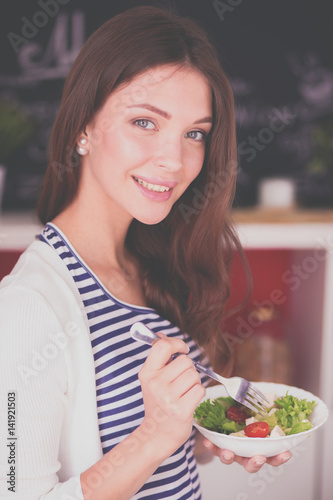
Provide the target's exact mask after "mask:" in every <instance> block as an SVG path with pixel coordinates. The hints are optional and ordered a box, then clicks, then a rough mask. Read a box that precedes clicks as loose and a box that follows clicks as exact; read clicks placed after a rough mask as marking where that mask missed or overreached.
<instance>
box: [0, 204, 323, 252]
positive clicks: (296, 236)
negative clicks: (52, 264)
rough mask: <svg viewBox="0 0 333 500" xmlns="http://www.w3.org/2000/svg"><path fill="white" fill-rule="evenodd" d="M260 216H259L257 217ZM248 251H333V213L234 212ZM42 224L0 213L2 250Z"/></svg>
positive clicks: (21, 245) (21, 246) (30, 216)
mask: <svg viewBox="0 0 333 500" xmlns="http://www.w3.org/2000/svg"><path fill="white" fill-rule="evenodd" d="M258 214H259V215H258ZM235 225H236V228H237V232H238V235H239V238H240V240H241V243H242V245H243V246H244V247H245V248H294V249H297V248H300V249H301V248H313V247H316V246H318V245H320V246H324V247H327V248H329V249H330V250H331V251H332V248H333V211H332V210H330V211H321V212H320V211H319V212H318V211H299V212H281V211H280V212H279V211H275V212H268V211H261V212H260V211H254V210H252V211H251V209H248V210H242V211H241V212H240V211H238V212H235ZM41 228H42V224H41V223H40V222H39V220H38V218H37V215H36V213H35V212H33V211H27V212H14V213H3V214H0V251H1V250H2V251H10V250H13V251H24V250H25V249H26V248H27V247H28V245H29V244H30V243H31V242H32V241H33V240H34V238H35V236H36V235H37V234H38V233H39V232H40V230H41Z"/></svg>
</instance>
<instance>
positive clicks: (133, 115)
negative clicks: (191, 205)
mask: <svg viewBox="0 0 333 500" xmlns="http://www.w3.org/2000/svg"><path fill="white" fill-rule="evenodd" d="M211 126H212V99H211V90H210V87H209V85H208V83H207V81H206V79H205V78H204V77H203V76H202V75H201V74H200V73H199V72H197V71H195V70H193V69H180V68H178V67H176V66H171V65H167V66H160V67H157V68H155V69H152V70H150V71H147V72H145V73H142V74H141V75H139V76H137V77H136V78H134V79H133V80H132V81H131V82H130V83H129V84H126V85H125V86H122V87H120V88H119V89H117V90H116V91H115V92H114V93H112V94H111V96H110V97H109V98H108V99H107V101H106V103H105V104H104V106H103V107H102V109H101V110H100V111H99V113H98V114H97V115H96V116H95V118H94V120H93V121H92V122H91V123H90V124H89V125H88V126H87V127H86V133H87V139H88V142H87V146H86V148H87V149H88V154H87V155H86V156H84V157H82V160H83V167H82V177H81V184H80V189H81V190H86V193H88V192H89V197H88V198H87V199H89V200H90V203H91V200H92V199H93V200H95V201H96V202H97V203H98V204H99V207H101V206H104V207H105V209H106V210H107V212H109V211H110V212H109V213H112V214H119V215H120V216H121V217H123V216H125V217H126V215H128V217H129V220H132V218H136V219H138V220H139V221H141V222H143V223H145V224H155V223H158V222H160V221H162V220H163V219H164V218H165V217H166V216H167V215H168V213H169V212H170V210H171V208H172V205H173V204H174V203H175V201H176V200H177V199H178V198H179V197H180V196H181V195H182V193H183V192H184V191H185V190H186V188H187V187H188V186H189V185H190V184H191V182H192V181H193V180H194V179H195V178H196V177H197V175H198V174H199V172H200V170H201V168H202V164H203V160H204V156H205V137H206V136H207V135H208V133H209V132H210V129H211ZM87 190H88V191H87ZM90 195H92V196H90ZM115 211H116V212H115Z"/></svg>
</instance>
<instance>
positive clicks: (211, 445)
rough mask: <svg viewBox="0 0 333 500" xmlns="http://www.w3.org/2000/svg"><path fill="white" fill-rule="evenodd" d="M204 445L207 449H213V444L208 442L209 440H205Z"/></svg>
mask: <svg viewBox="0 0 333 500" xmlns="http://www.w3.org/2000/svg"><path fill="white" fill-rule="evenodd" d="M202 444H203V445H204V446H205V447H206V448H212V447H213V443H211V442H210V441H208V440H207V439H204V440H203V441H202Z"/></svg>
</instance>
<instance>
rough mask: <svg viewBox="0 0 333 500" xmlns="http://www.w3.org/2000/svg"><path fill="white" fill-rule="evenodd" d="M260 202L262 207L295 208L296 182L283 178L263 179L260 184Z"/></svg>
mask: <svg viewBox="0 0 333 500" xmlns="http://www.w3.org/2000/svg"><path fill="white" fill-rule="evenodd" d="M258 202H259V205H260V206H262V207H275V208H290V207H292V206H294V205H295V184H294V181H293V180H292V179H285V178H282V177H274V178H270V179H263V180H262V181H261V182H260V184H259V193H258Z"/></svg>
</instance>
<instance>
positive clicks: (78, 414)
mask: <svg viewBox="0 0 333 500" xmlns="http://www.w3.org/2000/svg"><path fill="white" fill-rule="evenodd" d="M234 128H235V127H234V111H233V98H232V92H231V89H230V86H229V84H228V81H227V79H226V77H225V75H224V73H223V72H222V70H221V68H220V67H219V64H218V59H217V56H216V54H215V52H214V49H213V48H212V46H211V44H210V43H209V41H208V40H207V37H206V35H205V34H204V33H203V32H202V30H201V29H200V28H199V27H198V26H197V25H196V24H195V23H193V22H192V21H190V20H187V19H181V18H176V17H174V16H172V15H170V14H169V13H167V12H165V11H164V10H161V9H157V8H152V7H138V8H135V9H130V10H128V11H126V12H124V13H122V14H120V15H118V16H116V17H115V18H113V19H111V20H110V21H108V22H106V23H105V24H104V25H103V26H102V27H101V28H100V29H99V30H97V32H95V33H94V34H93V35H92V36H91V37H90V39H89V40H88V41H87V43H86V44H85V46H84V47H83V49H82V50H81V52H80V54H79V55H78V57H77V59H76V61H75V63H74V64H73V67H72V69H71V71H70V73H69V75H68V77H67V80H66V83H65V87H64V92H63V98H62V102H61V106H60V109H59V113H58V115H57V118H56V121H55V124H54V127H53V130H52V134H51V140H50V163H49V166H48V170H47V172H46V176H45V180H44V185H43V188H42V192H41V197H40V201H39V208H38V210H39V216H40V219H41V221H42V222H43V224H45V227H44V229H43V231H42V233H41V234H40V235H39V239H38V241H35V242H34V243H32V245H31V246H30V247H29V248H28V249H27V251H26V252H25V253H24V254H23V256H22V257H21V258H20V260H19V262H18V264H17V265H16V266H15V268H14V270H13V271H12V273H11V274H10V275H9V276H8V277H6V278H5V279H4V280H3V282H2V288H1V320H2V322H3V335H2V337H3V343H4V345H3V346H2V347H3V348H2V349H1V369H2V372H3V375H2V384H1V385H2V392H3V394H2V396H3V397H2V401H4V397H5V394H4V393H5V392H6V391H7V392H9V391H16V397H17V405H18V412H17V415H18V418H17V432H18V441H17V443H18V446H17V471H18V474H19V476H18V478H17V484H16V494H17V495H18V498H29V499H30V498H31V499H39V498H43V499H47V500H51V499H63V498H71V499H72V498H84V499H85V500H87V499H90V498H92V499H97V498H98V499H117V500H121V499H129V498H135V499H139V498H151V499H152V498H156V499H157V498H158V499H160V498H173V499H180V498H182V499H183V498H184V499H185V498H191V499H198V498H201V494H200V484H199V479H198V474H197V470H196V464H195V459H194V455H193V446H194V431H193V430H192V414H193V411H194V408H195V406H196V405H197V404H198V402H199V401H200V399H201V398H202V397H203V395H204V393H205V389H204V387H203V384H205V383H206V381H205V380H200V377H199V375H198V373H197V372H196V370H195V369H194V368H193V364H192V362H191V360H190V358H189V357H188V356H179V357H177V358H176V359H175V360H174V361H172V362H170V358H171V356H172V354H174V353H176V352H179V353H189V354H190V357H192V359H199V357H200V354H201V351H199V348H198V347H197V344H198V345H200V346H201V347H202V348H204V349H205V351H206V352H207V353H212V352H217V353H218V356H219V359H223V356H225V362H227V353H226V352H224V350H223V345H221V341H220V328H221V320H222V313H223V306H224V304H225V302H226V299H227V297H228V266H229V260H230V251H231V248H232V246H233V245H234V244H236V246H238V247H239V244H238V242H237V238H236V236H235V235H234V233H233V231H232V227H231V225H230V221H229V210H230V206H231V202H232V195H233V191H234V185H235V165H236V161H235V159H236V145H235V130H234ZM222 256H223V258H222ZM137 320H140V321H143V322H144V323H146V324H147V325H148V326H149V327H151V328H152V329H153V330H154V331H156V332H163V333H160V334H159V335H160V336H161V340H160V341H158V342H157V343H156V344H155V345H154V346H153V347H152V348H151V349H150V348H149V347H147V346H144V345H139V344H137V343H135V341H134V340H132V339H131V337H130V335H129V330H130V326H131V325H132V324H133V323H134V322H135V321H137ZM181 331H183V332H188V333H189V334H191V337H189V336H188V335H187V333H186V334H183V333H181ZM182 339H183V340H182ZM213 361H214V360H213ZM1 430H3V431H4V433H5V434H6V424H5V423H4V424H3V429H1ZM5 434H3V435H5ZM205 444H206V448H207V449H210V451H211V452H212V454H217V455H218V456H220V458H221V461H222V462H224V463H232V462H233V461H238V462H239V463H241V464H242V465H244V466H245V468H246V469H247V470H248V471H249V472H255V471H257V470H259V469H260V467H261V466H262V465H263V463H264V462H265V459H264V458H263V457H253V458H251V459H245V458H241V457H234V456H233V454H232V453H231V452H229V451H228V450H218V449H216V448H215V447H213V445H211V443H208V442H206V443H205ZM289 457H290V454H289V453H286V454H284V455H281V456H277V457H273V458H272V459H270V463H271V464H273V465H279V464H281V463H283V461H286V460H287V459H288V458H289ZM6 467H7V462H6V457H4V456H2V458H1V477H5V473H6ZM5 481H6V480H3V481H2V484H3V486H2V491H3V492H4V494H5V495H6V494H7V495H8V496H9V495H12V496H13V498H15V495H13V492H12V491H10V492H8V484H5Z"/></svg>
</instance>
